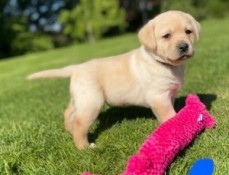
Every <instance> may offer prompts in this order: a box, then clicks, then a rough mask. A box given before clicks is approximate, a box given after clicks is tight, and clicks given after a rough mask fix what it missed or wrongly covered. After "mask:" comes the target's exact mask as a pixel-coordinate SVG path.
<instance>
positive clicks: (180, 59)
mask: <svg viewBox="0 0 229 175" xmlns="http://www.w3.org/2000/svg"><path fill="white" fill-rule="evenodd" d="M191 57H192V55H187V54H185V55H182V56H181V57H179V58H178V59H176V61H184V60H187V59H189V58H191Z"/></svg>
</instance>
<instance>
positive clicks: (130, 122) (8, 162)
mask: <svg viewBox="0 0 229 175" xmlns="http://www.w3.org/2000/svg"><path fill="white" fill-rule="evenodd" d="M228 31H229V23H228V19H224V20H211V21H206V22H204V23H203V30H202V37H201V41H200V42H199V43H198V46H197V53H196V56H195V58H194V59H192V60H190V61H189V62H188V66H187V70H186V76H185V84H184V87H183V89H182V91H181V92H180V93H179V95H178V97H177V100H176V109H177V110H178V109H180V108H181V107H182V106H183V105H184V98H185V96H186V95H187V94H188V93H198V94H199V95H200V97H201V99H202V100H203V101H204V102H205V103H206V105H207V106H208V108H209V110H210V113H212V114H213V115H214V116H215V118H216V120H217V127H216V128H215V129H212V130H209V131H207V132H204V133H203V134H201V135H200V136H198V137H197V139H195V141H194V142H193V144H191V145H190V146H189V147H188V148H187V149H185V150H184V151H183V152H182V153H180V154H179V155H178V156H177V157H176V159H175V160H174V162H173V163H172V164H171V166H170V167H169V169H168V172H167V174H168V175H186V174H187V172H188V170H189V169H190V167H191V165H192V164H193V162H194V161H196V160H197V159H199V158H202V157H210V158H212V159H213V160H214V161H215V164H216V171H215V175H226V174H229V151H228V150H229V139H228V126H229V116H228V113H229V107H228V105H229V90H228V87H229V71H228V69H229V44H228V41H229V35H228ZM138 45H139V43H138V40H137V37H136V35H124V36H120V37H117V38H112V39H107V40H102V41H99V42H97V43H96V44H85V45H78V46H77V45H76V46H71V47H67V48H63V49H58V50H53V51H48V52H43V53H37V54H29V55H26V56H21V57H18V58H17V59H16V58H15V59H10V60H5V61H1V62H0V100H1V101H0V103H1V104H0V174H1V175H4V174H7V175H8V174H26V175H27V174H28V175H33V174H41V175H43V174H47V175H49V174H50V175H65V174H66V175H70V174H73V175H75V174H76V175H78V174H80V173H81V172H82V171H85V170H88V171H91V172H95V173H99V174H103V175H113V174H114V175H115V174H116V175H117V174H118V173H120V172H122V171H123V170H124V167H125V165H126V161H127V159H128V157H129V156H130V155H131V154H133V153H135V152H136V151H137V150H138V148H139V146H140V145H141V143H142V142H143V141H144V139H145V138H146V137H147V135H149V134H150V133H151V132H152V131H153V130H154V129H155V128H156V127H157V126H158V122H157V121H156V119H155V118H153V117H152V114H151V112H150V110H147V109H144V108H127V109H125V108H124V109H123V108H109V107H105V108H104V109H103V111H102V112H101V115H100V117H99V119H98V120H97V121H96V123H95V124H94V126H93V128H92V130H91V132H90V140H92V141H95V142H96V144H97V148H96V149H87V150H85V151H78V150H77V149H76V148H75V146H74V144H73V141H72V139H71V136H70V135H69V134H68V133H67V132H65V130H64V125H63V111H64V109H65V107H66V105H67V103H68V100H69V92H68V89H69V87H68V83H69V80H68V79H64V80H63V79H62V80H41V81H33V82H28V81H26V80H25V77H26V76H27V75H28V74H29V73H32V72H35V71H38V70H42V69H47V68H54V67H62V66H65V65H69V64H73V63H79V62H83V61H85V60H88V59H90V58H95V57H102V56H107V55H115V54H119V53H123V52H126V51H128V50H130V49H132V48H136V47H138Z"/></svg>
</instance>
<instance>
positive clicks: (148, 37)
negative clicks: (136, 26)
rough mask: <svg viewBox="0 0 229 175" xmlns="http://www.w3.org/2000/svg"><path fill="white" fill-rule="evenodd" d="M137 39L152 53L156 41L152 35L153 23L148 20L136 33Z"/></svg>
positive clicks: (155, 46)
mask: <svg viewBox="0 0 229 175" xmlns="http://www.w3.org/2000/svg"><path fill="white" fill-rule="evenodd" d="M138 38H139V40H140V42H141V44H142V45H144V46H145V47H147V48H148V49H151V50H153V51H155V50H156V48H157V45H156V39H155V35H154V21H153V20H150V21H149V22H148V23H147V24H145V25H144V26H143V27H142V28H141V29H140V31H139V32H138Z"/></svg>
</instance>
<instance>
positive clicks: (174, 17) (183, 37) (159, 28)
mask: <svg viewBox="0 0 229 175" xmlns="http://www.w3.org/2000/svg"><path fill="white" fill-rule="evenodd" d="M200 29H201V28H200V24H199V23H198V22H197V21H196V20H195V19H194V18H193V17H192V16H191V15H189V14H187V13H184V12H181V11H168V12H165V13H162V14H160V15H158V16H156V17H155V18H154V19H152V20H150V21H149V22H148V23H147V24H146V25H145V26H143V27H142V29H141V30H140V31H139V33H138V37H139V40H140V42H141V43H142V45H144V46H145V47H146V48H147V50H149V51H150V52H152V53H153V54H155V55H157V59H159V60H158V61H161V62H164V63H168V64H171V65H181V64H183V63H184V62H185V60H186V59H187V58H190V57H192V56H193V54H194V43H195V41H197V40H198V39H199V34H200Z"/></svg>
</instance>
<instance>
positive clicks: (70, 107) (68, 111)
mask: <svg viewBox="0 0 229 175" xmlns="http://www.w3.org/2000/svg"><path fill="white" fill-rule="evenodd" d="M74 111H75V109H74V105H73V102H72V100H71V101H70V102H69V104H68V107H67V108H66V109H65V111H64V125H65V129H66V131H68V132H71V130H72V129H71V116H72V114H73V112H74Z"/></svg>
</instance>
